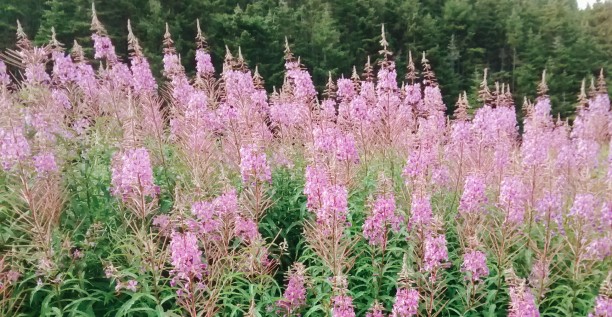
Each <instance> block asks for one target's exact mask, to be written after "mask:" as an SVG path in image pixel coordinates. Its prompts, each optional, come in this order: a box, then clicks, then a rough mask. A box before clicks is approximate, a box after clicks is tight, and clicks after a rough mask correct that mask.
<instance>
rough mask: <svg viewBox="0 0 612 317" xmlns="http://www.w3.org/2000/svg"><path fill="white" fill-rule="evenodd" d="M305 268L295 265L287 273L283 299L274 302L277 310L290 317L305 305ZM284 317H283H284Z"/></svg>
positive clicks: (298, 264) (301, 265) (299, 264)
mask: <svg viewBox="0 0 612 317" xmlns="http://www.w3.org/2000/svg"><path fill="white" fill-rule="evenodd" d="M305 274H306V267H305V266H304V264H302V263H299V262H297V263H295V264H293V267H292V268H291V270H290V271H289V274H288V280H287V288H286V289H285V292H284V293H283V298H282V299H281V300H279V301H277V302H276V305H277V307H278V308H279V310H280V311H281V312H282V313H283V314H286V316H291V315H292V314H293V312H295V311H296V310H298V309H299V308H300V307H302V306H303V305H304V304H306V276H305ZM284 316H285V315H284Z"/></svg>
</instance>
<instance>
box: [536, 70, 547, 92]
mask: <svg viewBox="0 0 612 317" xmlns="http://www.w3.org/2000/svg"><path fill="white" fill-rule="evenodd" d="M547 93H548V85H547V84H546V69H544V70H543V71H542V80H541V81H540V83H539V84H538V95H539V96H540V97H544V96H546V94H547Z"/></svg>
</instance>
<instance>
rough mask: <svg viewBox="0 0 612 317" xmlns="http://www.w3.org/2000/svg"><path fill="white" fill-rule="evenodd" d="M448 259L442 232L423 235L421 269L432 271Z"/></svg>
mask: <svg viewBox="0 0 612 317" xmlns="http://www.w3.org/2000/svg"><path fill="white" fill-rule="evenodd" d="M447 261H448V250H447V248H446V237H445V236H444V235H443V234H440V235H437V234H435V233H428V234H427V236H425V252H424V255H423V262H424V263H423V269H424V270H425V271H427V272H432V271H433V270H434V269H436V268H438V267H440V266H442V265H443V264H445V263H446V262H447Z"/></svg>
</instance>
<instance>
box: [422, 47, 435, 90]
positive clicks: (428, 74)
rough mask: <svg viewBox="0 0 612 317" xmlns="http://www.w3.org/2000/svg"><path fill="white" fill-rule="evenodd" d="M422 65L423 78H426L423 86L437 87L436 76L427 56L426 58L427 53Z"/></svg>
mask: <svg viewBox="0 0 612 317" xmlns="http://www.w3.org/2000/svg"><path fill="white" fill-rule="evenodd" d="M421 64H422V65H423V77H424V78H425V80H424V81H423V84H424V85H426V86H436V85H437V80H436V74H435V73H434V72H433V70H432V69H431V65H429V60H428V59H427V56H425V52H423V58H422V59H421Z"/></svg>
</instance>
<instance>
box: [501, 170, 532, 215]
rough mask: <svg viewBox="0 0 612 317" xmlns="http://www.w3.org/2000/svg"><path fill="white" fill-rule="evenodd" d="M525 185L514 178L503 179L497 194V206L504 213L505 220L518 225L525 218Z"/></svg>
mask: <svg viewBox="0 0 612 317" xmlns="http://www.w3.org/2000/svg"><path fill="white" fill-rule="evenodd" d="M526 198H527V197H526V191H525V185H524V184H523V182H522V181H521V180H520V179H518V178H516V177H505V178H504V179H503V180H502V183H501V188H500V192H499V206H500V208H502V209H503V211H504V212H505V213H506V220H507V221H508V222H510V223H513V224H520V223H522V222H523V219H524V217H525V200H526Z"/></svg>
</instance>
